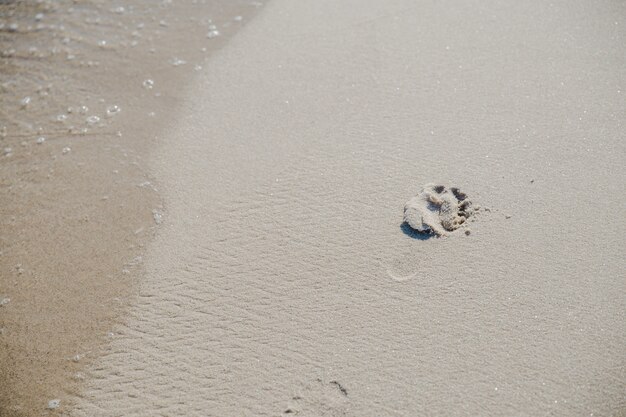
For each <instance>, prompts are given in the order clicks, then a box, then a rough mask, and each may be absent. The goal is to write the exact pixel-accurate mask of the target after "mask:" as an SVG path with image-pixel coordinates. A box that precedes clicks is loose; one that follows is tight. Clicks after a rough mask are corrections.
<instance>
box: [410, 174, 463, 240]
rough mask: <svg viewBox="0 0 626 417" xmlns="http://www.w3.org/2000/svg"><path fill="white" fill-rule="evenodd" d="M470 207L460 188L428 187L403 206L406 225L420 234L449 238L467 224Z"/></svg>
mask: <svg viewBox="0 0 626 417" xmlns="http://www.w3.org/2000/svg"><path fill="white" fill-rule="evenodd" d="M471 205H472V202H471V201H470V200H469V199H468V198H467V195H466V194H465V193H463V192H462V191H461V190H459V189H458V188H454V187H452V188H446V187H445V186H443V185H434V184H427V185H425V186H424V188H423V189H422V191H420V193H419V194H418V195H416V196H415V197H413V198H412V199H410V200H409V201H408V202H407V203H406V204H405V205H404V222H405V223H406V224H408V225H409V226H410V227H411V228H412V229H414V230H416V231H418V232H420V233H432V234H435V235H437V236H446V235H447V234H448V232H453V231H455V230H456V229H458V228H459V227H461V226H463V224H465V222H466V221H467V219H468V218H469V216H470V215H471V213H472V211H471V210H470V208H471Z"/></svg>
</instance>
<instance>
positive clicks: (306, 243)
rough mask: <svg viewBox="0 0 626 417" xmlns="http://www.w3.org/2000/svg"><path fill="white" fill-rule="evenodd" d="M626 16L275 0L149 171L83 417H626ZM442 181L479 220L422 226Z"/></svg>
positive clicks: (538, 7)
mask: <svg viewBox="0 0 626 417" xmlns="http://www.w3.org/2000/svg"><path fill="white" fill-rule="evenodd" d="M624 17H625V15H624V9H623V5H620V4H619V3H617V2H611V1H606V2H594V3H593V4H591V3H588V2H569V1H567V2H566V1H555V2H551V3H546V2H542V1H527V2H516V1H504V2H503V1H470V2H466V1H444V2H431V1H419V2H413V1H404V0H392V1H384V2H383V1H375V0H370V1H361V0H359V1H345V2H335V1H302V2H292V1H287V0H273V1H271V2H270V3H269V4H268V5H266V6H265V8H264V10H263V11H262V12H261V13H260V14H259V15H258V16H257V17H255V19H254V20H253V21H252V22H251V23H250V24H249V25H248V26H246V28H244V29H243V30H242V31H241V32H239V34H238V35H237V36H236V37H235V38H234V39H232V41H231V42H230V43H229V44H228V45H227V47H226V48H224V49H222V50H221V51H220V52H219V53H217V54H216V55H215V56H214V57H213V58H212V59H211V61H210V65H207V67H206V68H205V70H203V71H201V72H199V73H198V74H197V77H196V79H195V81H194V82H193V84H191V87H190V88H189V90H188V91H189V92H188V95H187V96H186V100H185V101H184V103H183V105H182V110H181V112H180V115H179V116H178V118H177V120H176V121H173V122H172V124H171V126H169V127H168V128H166V129H165V131H164V133H163V135H162V138H163V140H162V141H161V143H160V144H159V146H158V148H157V150H155V152H154V153H153V154H152V155H151V165H150V166H151V169H152V170H153V172H154V175H155V177H156V178H157V180H158V182H159V187H160V189H161V191H162V196H163V199H164V216H163V224H162V227H161V228H160V229H159V232H158V235H157V237H156V239H155V241H154V242H153V244H151V245H150V246H149V248H148V250H147V253H146V257H145V268H146V276H145V278H144V279H143V281H142V282H141V284H140V290H139V295H138V298H137V301H136V302H135V304H134V305H133V306H132V307H131V308H130V314H129V319H128V322H127V323H126V325H125V326H123V327H120V329H119V330H118V334H119V335H118V336H117V337H115V338H114V339H113V340H112V342H111V344H110V348H109V351H108V352H107V353H106V354H105V355H104V356H103V357H102V358H101V359H100V360H99V361H98V364H97V366H96V367H95V368H93V370H92V375H91V378H92V379H91V380H90V382H89V383H88V389H87V390H86V391H85V392H84V394H83V397H82V401H81V402H80V406H79V409H78V410H77V411H76V415H100V414H102V415H122V414H124V415H155V414H160V415H215V416H222V415H245V416H265V415H267V416H276V415H302V416H322V415H327V416H403V415H440V416H461V415H493V416H497V415H510V416H538V415H551V416H572V415H580V416H583V415H585V416H591V415H593V416H601V415H602V416H611V415H623V413H624V409H625V408H624V407H625V406H626V402H625V401H626V400H625V398H624V392H626V382H625V381H626V367H625V365H626V361H625V359H626V358H625V355H624V346H626V331H625V330H626V327H625V324H626V321H625V318H624V311H626V309H625V307H626V300H625V299H624V293H625V290H626V286H625V275H624V270H625V269H624V267H625V266H626V265H625V262H624V257H623V253H624V248H625V238H624V236H625V232H626V230H625V227H624V226H625V223H624V219H625V216H624V214H625V213H624V205H623V202H622V195H623V194H624V184H625V179H626V177H625V176H624V169H623V165H624V162H625V159H624V157H625V150H626V149H625V145H624V143H625V142H624V139H625V137H624V111H623V110H624V106H623V105H624V91H623V89H624V86H625V81H626V79H625V75H624V72H623V68H624V67H625V66H626V59H625V57H626V55H625V50H624V43H623V41H624V34H625V26H624V25H625V23H626V21H625V20H624ZM427 183H436V184H437V183H441V184H445V185H452V186H457V187H460V188H461V189H462V190H463V192H464V193H466V194H467V195H468V196H469V198H471V200H472V202H473V204H474V206H480V207H481V208H480V210H479V211H478V212H477V214H476V215H475V216H473V217H472V218H471V220H473V221H470V222H468V226H467V227H464V228H462V229H460V230H459V231H458V232H455V233H451V234H450V235H449V236H447V237H442V238H434V237H432V238H425V237H423V236H420V235H415V234H412V233H411V232H410V230H407V229H406V227H404V228H403V227H402V226H401V224H402V218H403V217H402V210H403V207H404V204H405V203H406V202H407V201H408V200H409V199H410V198H412V197H414V196H415V195H416V194H417V193H418V192H419V191H420V190H421V188H422V186H423V185H424V184H427ZM466 230H470V234H469V235H468V234H466V233H465V231H466ZM620 413H621V414H620Z"/></svg>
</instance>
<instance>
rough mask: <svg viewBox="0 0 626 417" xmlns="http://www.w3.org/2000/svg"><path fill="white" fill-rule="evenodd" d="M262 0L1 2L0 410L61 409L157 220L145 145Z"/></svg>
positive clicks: (125, 298)
mask: <svg viewBox="0 0 626 417" xmlns="http://www.w3.org/2000/svg"><path fill="white" fill-rule="evenodd" d="M258 7H259V4H258V3H254V4H253V3H251V2H245V1H241V2H228V1H195V0H194V1H184V2H172V1H159V2H153V1H142V0H137V1H124V2H110V1H96V0H90V1H86V2H74V1H64V0H56V1H52V0H46V1H37V2H35V1H33V2H3V3H2V4H0V88H1V94H0V150H1V151H0V229H1V230H2V234H1V236H0V277H1V278H0V299H2V300H9V301H7V302H6V303H4V304H3V305H2V306H0V329H1V330H2V331H1V332H0V343H2V349H0V370H2V372H0V378H1V379H2V380H1V381H0V409H1V410H8V411H7V412H8V413H9V415H40V414H41V413H42V412H44V411H45V410H46V408H47V407H48V404H49V402H50V401H53V400H57V399H59V400H60V405H59V407H58V408H57V409H56V410H57V411H58V412H65V411H67V410H68V409H70V408H71V405H70V404H71V398H72V396H74V395H76V394H77V393H78V392H79V391H80V386H81V384H82V381H83V379H84V373H83V369H84V367H85V366H87V365H88V364H89V363H90V362H91V361H93V360H94V359H95V358H97V357H98V355H99V349H100V347H101V346H102V345H103V344H106V343H108V341H109V340H110V339H111V337H113V333H112V326H113V324H114V323H115V322H117V320H119V317H120V314H122V313H123V311H124V308H125V306H126V305H127V304H128V302H129V300H130V299H131V298H132V297H133V295H134V289H133V288H134V287H135V283H136V282H137V280H138V279H139V277H140V276H141V270H142V262H141V259H142V257H141V255H142V253H143V250H144V249H143V247H144V244H145V243H146V242H147V241H148V240H149V239H150V237H151V236H152V234H153V233H154V229H155V227H157V226H158V224H159V223H160V217H159V216H160V214H159V213H160V212H161V211H162V210H163V207H162V203H161V201H160V197H159V196H158V193H157V190H158V184H157V183H156V181H155V180H154V178H152V176H151V175H150V172H149V168H148V167H147V164H146V163H145V161H146V155H147V154H149V153H150V151H151V149H152V148H153V145H154V143H155V140H156V138H157V136H158V135H159V132H160V130H161V129H162V128H163V126H165V125H167V124H169V123H171V122H172V120H173V119H175V118H176V114H177V111H178V106H179V103H180V100H181V98H182V97H184V96H185V94H186V92H185V91H186V90H185V87H186V85H187V84H188V82H189V80H191V79H192V78H193V77H195V75H196V74H197V73H198V71H199V70H200V69H202V68H203V67H204V65H206V59H207V57H208V56H209V55H210V54H211V53H213V52H215V51H216V50H218V49H219V48H220V47H221V46H223V45H224V44H225V42H226V41H227V40H228V39H229V38H230V37H231V36H232V35H233V34H234V33H235V32H236V31H237V30H238V29H240V28H241V27H243V26H244V25H245V24H246V23H247V21H248V20H249V19H250V18H251V16H253V15H254V14H255V13H256V10H257V9H258ZM216 32H219V33H218V34H217V35H216ZM55 404H56V403H55ZM0 414H2V413H0Z"/></svg>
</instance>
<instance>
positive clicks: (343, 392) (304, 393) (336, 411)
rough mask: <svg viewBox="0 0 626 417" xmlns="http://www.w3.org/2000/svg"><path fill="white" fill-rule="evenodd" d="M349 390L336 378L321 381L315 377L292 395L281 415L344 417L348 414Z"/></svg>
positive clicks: (286, 416)
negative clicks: (299, 391) (296, 393)
mask: <svg viewBox="0 0 626 417" xmlns="http://www.w3.org/2000/svg"><path fill="white" fill-rule="evenodd" d="M348 394H349V391H348V389H347V388H346V386H345V385H344V384H342V383H341V382H339V381H337V380H332V381H323V380H322V379H321V378H317V379H316V380H315V381H314V382H313V383H312V384H309V385H306V386H305V387H303V388H302V390H301V393H300V394H298V395H294V396H293V397H292V398H291V401H290V402H289V404H288V405H287V407H286V408H285V409H284V410H283V414H282V415H283V416H284V417H288V416H298V417H346V416H348V407H347V406H348Z"/></svg>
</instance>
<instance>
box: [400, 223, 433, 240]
mask: <svg viewBox="0 0 626 417" xmlns="http://www.w3.org/2000/svg"><path fill="white" fill-rule="evenodd" d="M400 229H401V230H402V233H404V234H405V235H407V236H408V237H410V238H412V239H416V240H428V239H431V238H433V237H434V236H435V235H434V234H432V233H424V232H418V231H417V230H415V229H413V228H412V227H411V226H409V225H408V224H406V222H405V223H402V224H401V225H400Z"/></svg>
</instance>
